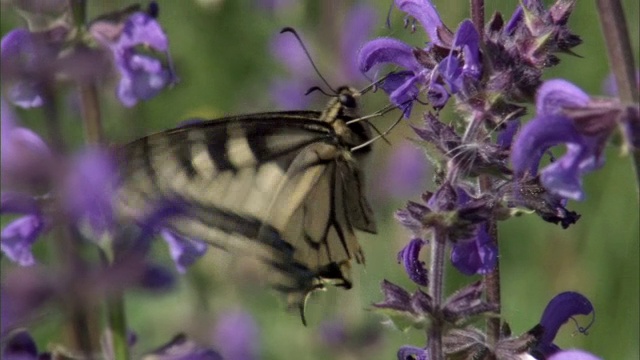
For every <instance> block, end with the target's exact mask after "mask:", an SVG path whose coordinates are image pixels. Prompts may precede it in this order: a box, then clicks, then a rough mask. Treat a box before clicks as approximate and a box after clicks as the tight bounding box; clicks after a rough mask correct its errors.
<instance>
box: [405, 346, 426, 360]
mask: <svg viewBox="0 0 640 360" xmlns="http://www.w3.org/2000/svg"><path fill="white" fill-rule="evenodd" d="M397 355H398V360H429V358H430V357H429V353H428V352H427V350H426V349H423V348H419V347H415V346H410V345H405V346H402V347H401V348H400V349H399V350H398V354H397Z"/></svg>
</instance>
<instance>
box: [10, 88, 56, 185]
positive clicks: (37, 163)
mask: <svg viewBox="0 0 640 360" xmlns="http://www.w3.org/2000/svg"><path fill="white" fill-rule="evenodd" d="M0 106H2V109H1V112H2V114H1V116H2V119H1V123H2V128H1V136H2V139H1V146H2V150H1V151H2V159H1V167H2V170H1V171H0V172H1V173H2V182H3V186H19V187H26V188H29V187H32V186H35V185H40V184H41V183H42V182H45V181H46V180H47V179H48V178H49V176H50V171H51V161H52V154H51V151H50V150H49V147H48V146H47V145H46V144H45V142H44V141H43V140H42V139H41V138H40V137H39V136H38V135H37V134H36V133H34V132H33V131H31V130H29V129H27V128H23V127H19V125H18V120H17V118H16V116H15V114H14V113H13V111H11V107H10V105H9V104H7V103H6V102H5V101H4V98H3V99H2V100H1V105H0Z"/></svg>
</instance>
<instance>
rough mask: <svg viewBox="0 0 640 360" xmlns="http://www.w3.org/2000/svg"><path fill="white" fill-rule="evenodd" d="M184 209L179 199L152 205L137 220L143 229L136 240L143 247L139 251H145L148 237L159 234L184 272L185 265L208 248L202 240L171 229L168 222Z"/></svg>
mask: <svg viewBox="0 0 640 360" xmlns="http://www.w3.org/2000/svg"><path fill="white" fill-rule="evenodd" d="M186 211H187V209H186V205H185V204H184V203H182V202H181V201H180V200H169V199H165V200H164V201H162V202H160V203H159V204H157V205H156V206H154V207H153V209H152V210H151V211H150V213H149V214H147V215H145V216H144V218H142V219H140V220H139V223H140V226H141V227H142V229H143V231H142V235H141V236H140V239H139V241H138V242H139V245H140V246H141V247H142V248H143V249H142V250H141V251H142V252H147V251H148V248H149V244H148V239H150V238H151V237H153V236H154V235H156V234H160V235H161V236H162V238H163V239H164V241H165V242H166V243H167V245H168V246H169V253H170V254H171V258H172V259H173V261H174V263H175V265H176V269H177V270H178V272H180V273H184V272H186V269H187V267H189V266H191V265H193V263H195V261H196V260H198V259H199V258H200V257H202V256H203V255H204V254H205V253H206V252H207V249H208V246H207V245H206V243H204V242H203V241H202V240H199V239H192V238H187V237H185V236H183V235H181V234H179V233H176V232H175V231H173V229H172V227H171V224H170V222H171V221H172V220H175V219H176V218H179V217H180V216H184V215H185V212H186Z"/></svg>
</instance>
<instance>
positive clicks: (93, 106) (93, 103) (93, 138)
mask: <svg viewBox="0 0 640 360" xmlns="http://www.w3.org/2000/svg"><path fill="white" fill-rule="evenodd" d="M79 90H80V98H81V104H82V119H83V124H84V137H85V142H86V143H87V144H100V143H102V142H103V140H104V133H103V131H102V120H101V118H100V103H99V101H98V89H97V88H96V85H95V84H94V83H89V84H81V85H80V86H79Z"/></svg>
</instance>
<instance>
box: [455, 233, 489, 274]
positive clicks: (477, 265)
mask: <svg viewBox="0 0 640 360" xmlns="http://www.w3.org/2000/svg"><path fill="white" fill-rule="evenodd" d="M476 229H477V230H476V232H475V234H474V236H473V237H472V238H471V239H466V240H458V241H457V242H456V243H455V244H454V245H453V249H451V263H452V264H453V266H455V268H456V269H458V271H460V272H461V273H463V274H465V275H474V274H480V275H484V274H487V273H489V272H490V271H491V270H493V268H494V267H495V266H496V261H497V258H498V248H497V247H496V246H495V244H493V243H492V242H491V237H490V236H489V234H488V233H487V225H486V224H482V225H478V226H477V227H476Z"/></svg>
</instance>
